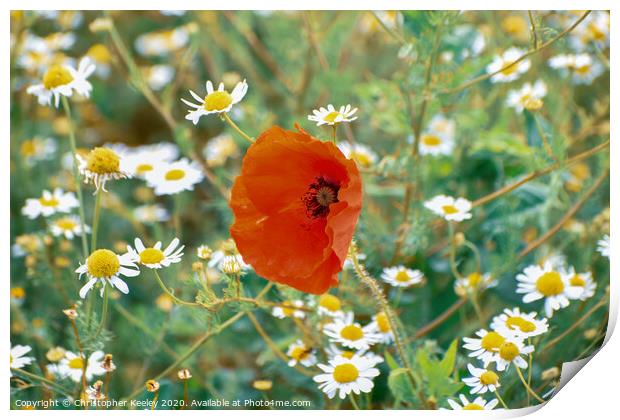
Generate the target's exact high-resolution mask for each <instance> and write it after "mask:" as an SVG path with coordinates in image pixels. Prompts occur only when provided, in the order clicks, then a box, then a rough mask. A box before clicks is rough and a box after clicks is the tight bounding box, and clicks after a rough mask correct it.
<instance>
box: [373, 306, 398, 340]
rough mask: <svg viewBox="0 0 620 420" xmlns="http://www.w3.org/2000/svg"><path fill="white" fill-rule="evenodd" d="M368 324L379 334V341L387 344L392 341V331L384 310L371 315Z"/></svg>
mask: <svg viewBox="0 0 620 420" xmlns="http://www.w3.org/2000/svg"><path fill="white" fill-rule="evenodd" d="M369 326H370V327H372V328H374V329H375V331H376V333H377V334H379V335H380V336H381V340H380V341H379V342H380V343H385V344H389V343H391V342H392V341H394V331H392V328H390V321H389V320H388V317H387V315H385V313H384V312H379V313H378V314H375V315H373V317H372V322H371V323H370V324H369Z"/></svg>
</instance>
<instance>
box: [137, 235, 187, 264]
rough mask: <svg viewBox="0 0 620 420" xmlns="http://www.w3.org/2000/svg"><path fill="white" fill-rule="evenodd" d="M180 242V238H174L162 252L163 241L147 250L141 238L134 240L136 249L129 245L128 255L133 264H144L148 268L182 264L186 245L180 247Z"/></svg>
mask: <svg viewBox="0 0 620 420" xmlns="http://www.w3.org/2000/svg"><path fill="white" fill-rule="evenodd" d="M179 242H180V241H179V239H178V238H174V239H173V240H172V242H170V245H168V246H167V247H166V249H164V250H163V251H162V250H161V241H157V243H156V244H155V245H154V246H153V247H150V248H147V247H145V246H144V244H143V243H142V240H141V239H140V238H136V239H135V240H134V245H135V248H132V247H131V246H129V245H127V254H129V258H130V259H131V262H133V263H136V264H142V265H144V266H146V267H148V268H154V269H159V268H162V267H168V266H169V265H170V264H176V263H178V262H181V257H182V256H183V249H184V248H185V245H181V246H180V247H178V245H179ZM177 247H178V248H177Z"/></svg>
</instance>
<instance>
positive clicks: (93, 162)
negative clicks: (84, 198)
mask: <svg viewBox="0 0 620 420" xmlns="http://www.w3.org/2000/svg"><path fill="white" fill-rule="evenodd" d="M75 158H76V159H77V161H78V169H79V171H80V173H81V174H82V176H83V177H84V183H85V184H89V183H92V184H93V185H94V186H95V191H98V190H99V189H102V190H103V191H107V190H106V189H105V184H106V182H108V181H109V180H112V179H122V178H130V177H131V174H130V173H127V172H124V171H123V167H124V162H123V161H124V159H125V157H124V156H123V154H119V153H117V152H115V151H114V150H112V149H109V148H107V147H95V148H94V149H92V150H91V151H90V152H88V154H87V155H86V156H82V155H81V154H79V153H76V155H75Z"/></svg>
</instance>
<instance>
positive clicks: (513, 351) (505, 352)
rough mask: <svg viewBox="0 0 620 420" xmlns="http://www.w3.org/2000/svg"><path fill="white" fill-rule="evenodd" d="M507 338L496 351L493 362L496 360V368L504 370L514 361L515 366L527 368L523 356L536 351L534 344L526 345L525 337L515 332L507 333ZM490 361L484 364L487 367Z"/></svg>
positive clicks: (500, 370)
mask: <svg viewBox="0 0 620 420" xmlns="http://www.w3.org/2000/svg"><path fill="white" fill-rule="evenodd" d="M505 337H506V339H505V340H504V342H503V343H502V345H501V346H499V351H498V352H497V353H495V357H494V359H493V360H491V361H492V362H493V361H494V362H495V368H496V369H497V371H498V372H503V371H505V370H506V369H508V368H509V367H510V365H511V364H513V363H514V365H515V366H517V367H518V368H521V369H526V368H527V361H526V360H525V359H524V358H523V357H522V356H524V355H528V354H530V353H531V352H533V351H534V346H532V345H525V343H524V342H523V339H522V338H521V337H520V336H518V335H515V334H506V335H505ZM487 365H488V363H485V364H484V367H487Z"/></svg>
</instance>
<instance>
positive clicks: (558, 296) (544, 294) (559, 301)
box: [517, 261, 583, 317]
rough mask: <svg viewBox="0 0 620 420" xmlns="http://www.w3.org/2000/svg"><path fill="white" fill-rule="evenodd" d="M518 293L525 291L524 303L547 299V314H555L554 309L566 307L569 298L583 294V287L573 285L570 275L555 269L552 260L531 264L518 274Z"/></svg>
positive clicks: (549, 315)
mask: <svg viewBox="0 0 620 420" xmlns="http://www.w3.org/2000/svg"><path fill="white" fill-rule="evenodd" d="M517 281H518V284H517V293H524V294H525V296H523V303H530V302H534V301H536V300H539V299H544V300H545V314H546V316H547V317H551V316H552V315H553V311H557V310H558V309H560V308H566V307H567V306H568V305H569V303H570V302H569V299H576V298H577V297H578V296H580V295H581V292H582V290H583V289H582V288H581V287H575V286H571V285H570V283H569V282H568V277H567V276H566V275H563V274H562V273H561V272H559V271H556V270H554V268H553V265H552V264H551V263H550V262H548V261H547V262H545V264H544V266H540V265H530V266H529V267H526V268H525V269H524V270H523V273H519V274H517Z"/></svg>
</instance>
